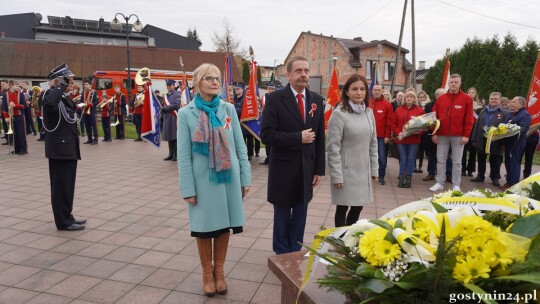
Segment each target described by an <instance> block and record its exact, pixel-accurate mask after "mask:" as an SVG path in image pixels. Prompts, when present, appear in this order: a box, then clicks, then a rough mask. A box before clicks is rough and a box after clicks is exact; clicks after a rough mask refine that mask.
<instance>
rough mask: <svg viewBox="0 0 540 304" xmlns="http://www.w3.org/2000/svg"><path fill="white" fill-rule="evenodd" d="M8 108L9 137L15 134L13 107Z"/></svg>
mask: <svg viewBox="0 0 540 304" xmlns="http://www.w3.org/2000/svg"><path fill="white" fill-rule="evenodd" d="M7 106H8V115H9V128H8V131H7V132H6V134H7V135H11V134H13V107H12V106H11V105H9V104H8V105H7Z"/></svg>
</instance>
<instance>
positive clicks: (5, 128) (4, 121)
mask: <svg viewBox="0 0 540 304" xmlns="http://www.w3.org/2000/svg"><path fill="white" fill-rule="evenodd" d="M0 119H2V128H3V129H4V134H6V133H7V131H8V124H7V122H6V120H5V119H4V115H0ZM6 142H9V139H8V136H7V135H6Z"/></svg>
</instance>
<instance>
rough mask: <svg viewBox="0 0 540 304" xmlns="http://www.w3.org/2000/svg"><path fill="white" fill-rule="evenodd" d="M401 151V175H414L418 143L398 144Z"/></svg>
mask: <svg viewBox="0 0 540 304" xmlns="http://www.w3.org/2000/svg"><path fill="white" fill-rule="evenodd" d="M397 149H398V152H399V175H403V174H406V175H412V173H413V170H414V165H415V161H416V151H417V150H418V144H397Z"/></svg>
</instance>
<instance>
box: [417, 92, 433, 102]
mask: <svg viewBox="0 0 540 304" xmlns="http://www.w3.org/2000/svg"><path fill="white" fill-rule="evenodd" d="M420 94H422V95H424V96H426V100H427V102H431V98H429V95H428V94H427V93H426V91H424V90H422V91H420V92H418V94H417V96H416V97H418V96H419V95H420Z"/></svg>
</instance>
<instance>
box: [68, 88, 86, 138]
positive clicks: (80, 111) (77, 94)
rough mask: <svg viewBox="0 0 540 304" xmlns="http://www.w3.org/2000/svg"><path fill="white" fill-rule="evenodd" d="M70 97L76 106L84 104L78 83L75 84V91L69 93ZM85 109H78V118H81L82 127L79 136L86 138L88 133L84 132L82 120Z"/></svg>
mask: <svg viewBox="0 0 540 304" xmlns="http://www.w3.org/2000/svg"><path fill="white" fill-rule="evenodd" d="M68 96H69V98H71V100H73V101H74V102H75V105H78V104H79V103H81V102H82V100H81V98H82V96H81V87H79V86H78V85H77V84H76V83H74V84H73V89H72V90H71V91H69V92H68ZM82 114H83V107H77V117H79V127H80V132H79V134H80V135H81V136H86V132H85V131H84V130H85V129H84V119H82V117H83V115H82Z"/></svg>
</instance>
